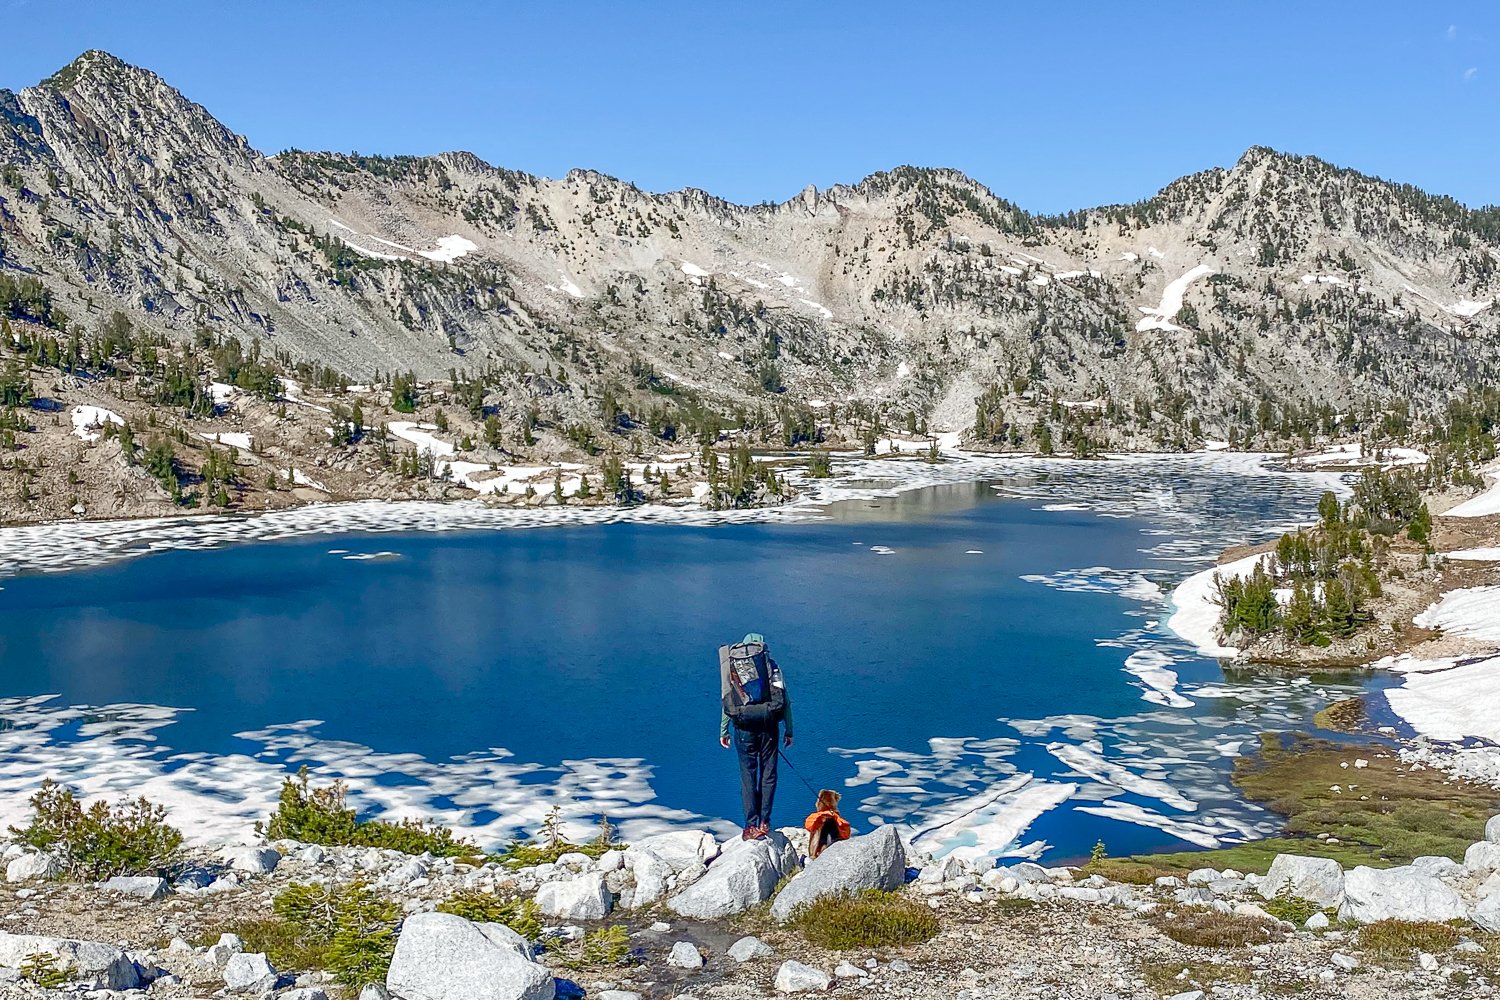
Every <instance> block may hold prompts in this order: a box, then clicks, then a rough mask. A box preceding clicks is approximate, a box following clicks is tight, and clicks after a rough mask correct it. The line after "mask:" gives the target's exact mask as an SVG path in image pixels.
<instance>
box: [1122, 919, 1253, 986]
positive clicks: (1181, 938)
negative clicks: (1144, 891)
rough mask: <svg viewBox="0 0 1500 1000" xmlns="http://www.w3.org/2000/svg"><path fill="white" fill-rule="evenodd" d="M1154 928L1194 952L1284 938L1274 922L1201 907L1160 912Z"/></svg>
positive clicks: (1237, 946) (1240, 946)
mask: <svg viewBox="0 0 1500 1000" xmlns="http://www.w3.org/2000/svg"><path fill="white" fill-rule="evenodd" d="M1151 924H1152V926H1154V927H1155V928H1156V929H1157V930H1159V931H1161V932H1162V933H1163V934H1165V935H1166V936H1167V937H1169V938H1171V939H1172V940H1173V941H1176V942H1177V943H1178V944H1186V945H1192V946H1193V947H1195V948H1244V947H1246V946H1247V945H1252V944H1264V943H1266V942H1268V941H1280V940H1281V939H1282V937H1283V934H1282V930H1281V926H1280V925H1279V924H1277V923H1275V922H1274V921H1271V920H1264V919H1262V918H1260V917H1242V916H1240V915H1238V914H1234V913H1220V912H1218V911H1217V910H1211V909H1209V908H1208V907H1200V906H1183V907H1178V908H1177V909H1176V910H1175V911H1171V912H1167V911H1164V910H1158V911H1156V912H1155V913H1153V914H1152V915H1151ZM1179 992H1181V991H1179Z"/></svg>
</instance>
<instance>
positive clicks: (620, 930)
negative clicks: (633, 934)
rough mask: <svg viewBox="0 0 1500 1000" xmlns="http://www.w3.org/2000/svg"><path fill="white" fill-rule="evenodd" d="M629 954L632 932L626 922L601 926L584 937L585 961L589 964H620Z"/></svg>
mask: <svg viewBox="0 0 1500 1000" xmlns="http://www.w3.org/2000/svg"><path fill="white" fill-rule="evenodd" d="M629 955H630V934H629V932H628V931H626V930H625V925H624V924H610V925H609V926H608V927H600V928H599V929H597V930H593V931H590V932H589V933H588V936H587V937H585V938H584V939H583V961H584V963H585V964H587V965H619V964H620V963H621V962H623V961H624V960H625V959H626V957H628V956H629Z"/></svg>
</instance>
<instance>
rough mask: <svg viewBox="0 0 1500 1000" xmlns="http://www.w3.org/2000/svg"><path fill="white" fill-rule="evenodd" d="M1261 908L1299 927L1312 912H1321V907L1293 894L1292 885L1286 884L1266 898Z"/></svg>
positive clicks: (1278, 918)
mask: <svg viewBox="0 0 1500 1000" xmlns="http://www.w3.org/2000/svg"><path fill="white" fill-rule="evenodd" d="M1262 909H1264V910H1265V911H1266V912H1267V913H1269V914H1270V915H1271V916H1273V917H1275V918H1276V919H1277V920H1285V921H1288V922H1289V923H1293V924H1296V925H1297V926H1298V927H1301V926H1302V925H1303V924H1305V923H1307V921H1308V919H1309V918H1310V917H1312V915H1313V914H1315V913H1320V912H1322V909H1323V908H1322V907H1321V906H1319V905H1318V904H1317V903H1314V902H1313V901H1312V900H1310V899H1304V898H1303V897H1301V896H1296V895H1293V894H1292V887H1291V885H1289V884H1288V885H1284V886H1282V887H1281V891H1280V892H1278V893H1276V895H1275V896H1273V897H1272V898H1270V899H1268V900H1267V901H1266V903H1265V905H1264V906H1263V907H1262Z"/></svg>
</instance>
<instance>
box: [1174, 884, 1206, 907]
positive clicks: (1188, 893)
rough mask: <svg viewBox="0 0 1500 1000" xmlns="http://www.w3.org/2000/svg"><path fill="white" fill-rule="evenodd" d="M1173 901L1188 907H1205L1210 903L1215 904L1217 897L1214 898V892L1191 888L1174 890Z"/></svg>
mask: <svg viewBox="0 0 1500 1000" xmlns="http://www.w3.org/2000/svg"><path fill="white" fill-rule="evenodd" d="M1172 899H1173V900H1174V901H1176V902H1178V903H1182V904H1184V905H1186V906H1203V905H1206V904H1208V903H1212V902H1214V901H1215V899H1216V897H1215V896H1214V894H1213V892H1211V891H1210V890H1208V889H1203V888H1197V887H1191V888H1183V889H1173V890H1172Z"/></svg>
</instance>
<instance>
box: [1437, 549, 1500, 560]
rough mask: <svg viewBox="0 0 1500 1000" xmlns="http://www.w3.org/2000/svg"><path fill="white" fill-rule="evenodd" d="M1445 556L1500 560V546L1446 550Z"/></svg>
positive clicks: (1450, 557)
mask: <svg viewBox="0 0 1500 1000" xmlns="http://www.w3.org/2000/svg"><path fill="white" fill-rule="evenodd" d="M1443 556H1444V557H1445V558H1448V559H1464V560H1472V561H1474V562H1500V548H1489V549H1459V550H1458V551H1457V552H1444V553H1443Z"/></svg>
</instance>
